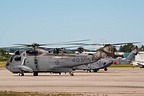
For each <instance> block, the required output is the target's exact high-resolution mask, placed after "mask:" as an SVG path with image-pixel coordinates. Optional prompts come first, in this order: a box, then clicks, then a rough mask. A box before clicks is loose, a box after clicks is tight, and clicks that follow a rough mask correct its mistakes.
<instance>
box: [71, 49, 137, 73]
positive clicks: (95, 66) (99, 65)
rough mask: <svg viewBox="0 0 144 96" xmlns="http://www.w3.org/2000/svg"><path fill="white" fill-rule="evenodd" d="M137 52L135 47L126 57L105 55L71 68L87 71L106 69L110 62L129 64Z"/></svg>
mask: <svg viewBox="0 0 144 96" xmlns="http://www.w3.org/2000/svg"><path fill="white" fill-rule="evenodd" d="M137 54H138V49H137V48H135V49H134V50H132V51H131V53H130V54H129V55H128V57H127V58H122V57H117V58H116V59H114V58H112V57H106V58H102V59H100V60H98V61H97V62H94V63H91V64H88V65H81V66H76V67H74V68H73V70H87V71H88V72H91V71H93V72H97V71H99V69H104V71H107V70H108V69H107V67H109V66H111V65H112V64H130V63H131V62H132V60H133V59H134V57H135V56H136V55H137Z"/></svg>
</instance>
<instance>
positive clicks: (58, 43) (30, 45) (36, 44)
mask: <svg viewBox="0 0 144 96" xmlns="http://www.w3.org/2000/svg"><path fill="white" fill-rule="evenodd" d="M89 40H90V39H83V40H74V41H66V42H57V43H48V44H38V43H33V44H14V45H21V46H27V47H34V46H47V45H63V44H69V43H73V42H84V41H89Z"/></svg>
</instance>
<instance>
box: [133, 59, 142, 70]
mask: <svg viewBox="0 0 144 96" xmlns="http://www.w3.org/2000/svg"><path fill="white" fill-rule="evenodd" d="M132 64H133V67H134V66H139V67H140V68H144V61H133V62H132Z"/></svg>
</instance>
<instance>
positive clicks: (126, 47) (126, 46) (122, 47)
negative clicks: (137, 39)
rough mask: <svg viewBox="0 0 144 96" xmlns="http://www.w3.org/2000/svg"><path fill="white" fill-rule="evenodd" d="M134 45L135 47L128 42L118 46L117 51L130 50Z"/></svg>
mask: <svg viewBox="0 0 144 96" xmlns="http://www.w3.org/2000/svg"><path fill="white" fill-rule="evenodd" d="M135 47H137V46H134V45H133V43H128V44H126V45H123V46H120V49H119V51H120V52H131V51H132V50H133V49H134V48H135Z"/></svg>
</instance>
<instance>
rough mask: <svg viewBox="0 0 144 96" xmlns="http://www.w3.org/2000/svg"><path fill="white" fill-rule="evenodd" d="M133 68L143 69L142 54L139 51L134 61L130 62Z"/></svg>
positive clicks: (143, 53) (143, 58)
mask: <svg viewBox="0 0 144 96" xmlns="http://www.w3.org/2000/svg"><path fill="white" fill-rule="evenodd" d="M132 65H133V67H134V66H139V67H140V68H144V52H143V51H140V52H139V53H138V54H137V55H136V57H135V61H133V62H132Z"/></svg>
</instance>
